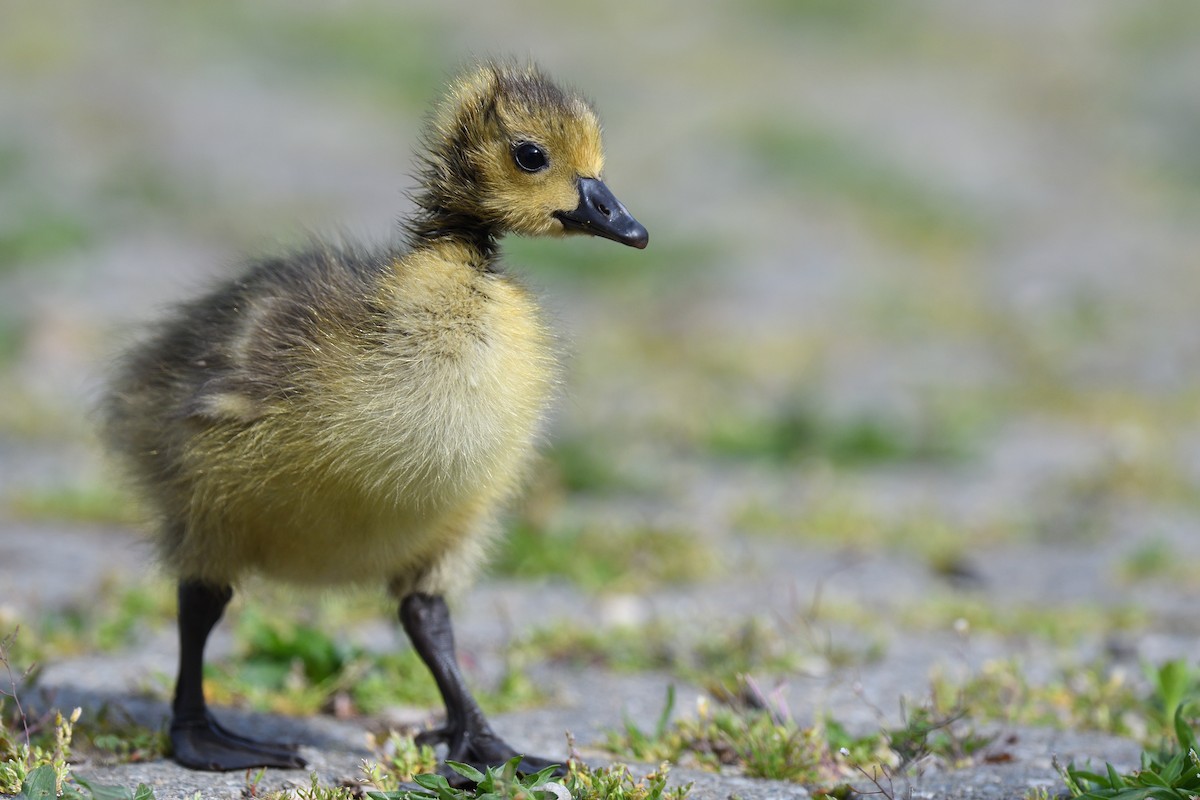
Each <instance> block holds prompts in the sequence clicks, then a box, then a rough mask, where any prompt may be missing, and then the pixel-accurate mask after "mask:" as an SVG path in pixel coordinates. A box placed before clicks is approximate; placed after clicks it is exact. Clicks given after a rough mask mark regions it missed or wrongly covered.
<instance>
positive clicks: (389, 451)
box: [103, 62, 649, 771]
mask: <svg viewBox="0 0 1200 800" xmlns="http://www.w3.org/2000/svg"><path fill="white" fill-rule="evenodd" d="M423 145H424V148H423V151H422V152H421V153H420V155H419V159H420V164H421V169H420V173H419V180H420V185H419V187H418V189H417V190H416V192H415V193H414V195H413V198H414V201H415V205H416V211H415V213H414V215H413V217H412V218H411V219H410V220H408V221H407V222H406V223H405V224H404V229H405V230H404V233H405V235H404V236H403V237H402V238H403V244H402V245H399V246H395V247H393V248H391V249H386V250H383V251H382V252H369V251H366V250H360V249H355V248H353V247H349V246H345V245H338V246H334V245H329V244H317V245H314V246H312V247H310V248H309V249H308V250H306V251H305V252H301V253H298V254H295V255H292V256H290V257H284V258H275V259H268V260H263V261H260V262H258V263H255V264H252V265H251V266H250V267H249V268H248V269H247V270H246V271H245V273H244V274H243V275H242V276H241V277H239V278H237V279H236V280H232V281H230V282H229V283H226V284H224V285H222V286H220V287H219V288H217V289H216V290H215V291H213V292H211V293H210V294H207V295H205V296H203V297H200V298H199V299H197V300H194V301H192V302H189V303H185V304H183V305H181V306H179V307H178V308H177V309H176V310H175V312H174V313H173V314H172V315H171V316H169V317H168V318H167V319H165V320H164V321H163V322H161V323H160V325H159V326H158V327H157V328H156V329H155V330H154V331H153V332H152V333H151V334H150V335H149V337H148V338H147V339H146V340H145V341H144V342H142V343H141V344H140V345H138V346H136V347H134V348H133V349H132V350H131V351H130V352H128V353H127V354H126V356H125V358H124V360H123V361H122V362H121V366H120V368H119V369H118V371H117V374H116V375H115V378H114V380H113V382H112V384H111V387H110V390H109V392H108V395H107V397H106V398H105V401H104V406H103V416H104V433H105V439H106V440H107V442H108V444H109V446H110V448H111V449H112V450H113V451H114V452H115V453H117V454H118V455H119V456H120V457H121V458H122V459H123V461H124V462H126V464H127V466H128V468H129V471H130V473H131V475H132V477H133V479H134V483H135V485H136V487H137V488H138V489H140V492H141V495H142V497H143V499H144V500H145V501H146V505H147V507H148V509H149V510H150V511H151V512H152V513H153V514H154V517H155V522H156V530H157V535H158V544H159V545H160V552H161V556H162V559H163V561H164V563H165V564H166V565H167V566H168V567H169V568H170V569H171V570H172V572H173V573H174V574H175V575H176V576H177V578H178V596H179V621H178V624H179V648H180V649H179V673H178V678H177V681H176V684H175V693H174V700H173V703H172V720H171V726H170V738H171V744H172V747H173V751H174V758H175V760H176V761H177V762H178V763H180V764H182V765H183V766H185V767H190V768H192V769H199V770H241V769H246V768H250V767H282V768H289V767H303V766H306V764H305V761H304V759H303V758H301V757H300V755H299V753H298V749H297V747H296V746H295V745H289V744H275V743H266V742H260V741H255V740H253V739H250V738H248V737H246V736H243V735H241V734H238V733H236V732H234V731H231V730H229V729H228V728H226V727H225V726H224V725H222V724H221V723H219V722H218V721H217V720H216V719H215V718H214V716H213V715H212V713H211V712H210V711H209V709H208V707H207V705H206V703H205V699H204V692H203V686H202V670H203V660H204V647H205V643H206V641H207V639H208V636H209V633H210V632H211V631H212V629H213V627H214V626H215V625H216V623H217V622H218V620H219V619H220V618H221V615H222V613H223V611H224V609H225V606H226V605H227V604H228V602H229V600H230V598H231V597H232V594H233V587H234V586H236V585H238V584H239V582H242V581H245V580H247V579H254V578H257V577H259V576H263V577H267V578H272V579H278V580H282V581H285V582H290V583H293V584H299V585H304V586H309V585H334V584H361V583H363V582H368V581H380V582H383V583H385V584H386V585H387V586H388V588H389V590H390V592H391V593H392V594H393V596H394V597H395V598H396V599H397V601H398V602H399V617H400V622H401V624H402V626H403V628H404V630H405V632H406V633H407V634H408V636H409V638H410V639H411V640H412V643H413V646H414V648H415V650H416V652H417V653H418V654H419V655H420V657H421V659H422V660H423V661H424V663H425V664H426V665H427V666H428V668H429V670H430V672H431V673H432V674H433V677H434V680H435V681H436V683H437V686H438V689H439V690H440V692H441V695H442V698H443V701H444V703H445V708H446V720H445V724H444V725H443V726H442V727H440V728H437V729H435V730H431V731H427V732H426V733H424V734H423V735H422V741H425V742H429V743H434V744H445V745H446V758H447V759H448V760H455V761H462V762H466V763H469V764H473V765H476V766H477V767H483V766H488V765H496V764H500V763H503V762H505V761H507V760H509V759H510V758H513V757H514V756H516V755H517V754H518V751H516V750H514V749H513V748H512V747H510V746H509V745H508V744H507V743H505V742H504V741H503V740H502V739H501V738H500V737H499V736H498V735H497V734H496V733H495V732H494V731H493V729H492V727H491V726H490V724H489V723H488V720H487V719H486V718H485V716H484V714H483V712H482V711H481V710H480V707H479V705H478V703H477V702H476V701H475V699H474V697H473V696H472V695H471V692H470V690H469V689H468V687H467V685H466V682H465V681H464V679H463V675H462V673H461V671H460V669H459V666H458V661H457V656H456V653H455V644H454V635H453V629H452V626H451V620H450V614H449V611H448V609H447V605H446V601H445V599H444V597H445V596H446V595H447V593H449V592H452V591H453V590H456V589H459V588H461V586H462V585H463V584H464V583H465V582H466V581H468V580H469V579H470V578H471V577H472V576H473V574H474V573H475V572H476V570H477V568H478V567H479V566H480V563H481V561H482V559H483V557H484V555H485V553H486V551H487V549H488V544H489V543H490V541H491V540H492V539H493V538H494V536H495V527H496V526H495V517H496V514H497V512H498V510H499V509H500V508H501V507H502V506H503V504H504V503H505V501H506V500H507V499H508V498H510V497H511V496H512V495H513V494H514V492H515V491H516V489H517V488H518V484H519V482H520V479H521V476H522V471H523V468H524V467H525V466H526V464H527V463H528V462H529V460H530V457H531V455H532V454H533V452H534V449H535V440H536V439H537V437H538V433H539V426H540V424H541V422H542V420H543V417H544V416H545V414H546V411H547V406H548V403H549V400H550V398H551V395H552V389H553V385H554V383H555V375H556V365H555V358H554V352H553V349H554V348H553V347H552V343H551V340H550V336H549V333H548V331H547V329H546V327H545V324H544V322H543V319H542V315H541V313H540V311H539V309H538V305H537V303H536V301H535V299H534V298H533V297H531V296H530V294H529V292H527V291H526V290H525V289H524V288H523V287H522V286H521V285H520V283H518V282H516V281H514V280H513V279H512V278H511V277H509V276H508V275H506V274H505V272H504V270H503V268H502V266H501V264H500V262H499V252H498V242H499V239H500V237H501V236H503V235H504V234H505V233H508V232H512V233H516V234H522V235H529V236H535V235H555V236H557V235H562V234H564V233H571V232H583V233H588V234H592V235H595V236H602V237H605V238H607V239H612V240H614V241H617V242H620V243H622V244H626V245H630V246H632V247H636V248H644V247H645V246H646V243H647V241H648V238H649V237H648V234H647V232H646V229H645V228H644V227H643V226H642V225H641V224H639V223H638V222H637V220H635V219H634V218H633V216H631V215H630V213H629V212H628V211H627V210H626V209H625V207H624V206H622V205H621V203H620V202H618V200H617V199H616V198H615V197H614V196H613V194H612V193H611V192H610V191H609V189H608V188H607V187H606V186H605V184H604V182H603V181H602V180H601V173H602V167H603V164H604V157H603V153H602V149H601V137H600V124H599V121H598V119H597V117H596V114H595V112H594V111H593V109H592V107H591V106H590V105H589V104H588V103H587V102H586V101H585V100H583V99H582V98H580V97H579V96H578V95H577V94H575V93H573V92H570V91H566V90H564V89H562V88H560V87H559V86H557V85H556V84H555V83H553V82H552V81H550V80H549V79H548V78H547V77H546V76H545V75H544V74H543V73H542V72H540V71H539V70H538V68H537V67H534V66H529V67H520V66H516V65H513V64H508V63H491V62H489V63H485V64H483V65H482V66H480V67H479V68H477V69H475V70H473V71H471V72H469V73H467V74H464V75H462V76H461V77H459V78H458V79H457V80H455V81H454V82H453V83H452V84H451V86H450V89H449V91H448V92H447V95H446V97H445V98H444V99H443V101H442V102H441V103H440V105H439V106H438V107H437V109H436V111H435V113H434V114H433V116H432V117H431V119H430V122H429V124H428V127H427V130H426V133H425V137H424V141H423ZM550 763H552V762H550V761H547V760H546V759H541V758H536V757H532V756H528V755H525V757H524V760H523V761H522V762H521V769H522V771H536V770H538V769H542V768H543V767H545V766H547V765H549V764H550Z"/></svg>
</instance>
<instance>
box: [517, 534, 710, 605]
mask: <svg viewBox="0 0 1200 800" xmlns="http://www.w3.org/2000/svg"><path fill="white" fill-rule="evenodd" d="M719 563H720V561H719V559H718V558H717V555H716V553H715V552H714V551H713V550H712V548H711V547H709V546H708V544H707V543H706V542H705V541H704V539H703V538H702V537H701V536H699V535H698V534H695V533H693V532H691V531H685V530H676V529H670V528H651V527H647V528H608V527H603V528H602V527H596V526H590V525H589V526H579V527H567V528H552V527H546V526H537V525H534V524H531V523H530V522H528V521H526V522H523V523H519V524H517V525H515V526H514V527H513V529H512V530H511V531H510V532H509V534H508V541H507V544H506V545H505V547H504V549H503V550H502V551H501V553H500V557H499V558H498V559H497V560H496V562H495V564H494V566H493V570H494V571H495V572H496V573H499V574H506V575H515V576H520V577H523V578H531V577H537V576H554V577H558V578H563V579H566V580H569V581H571V582H572V583H575V584H577V585H579V586H581V587H583V588H585V589H588V590H590V591H617V592H623V591H636V590H640V589H646V588H653V587H655V586H661V585H664V584H667V585H677V584H685V583H691V582H694V581H697V580H700V579H702V578H706V577H709V576H710V575H712V574H713V573H715V572H716V571H717V567H718V564H719Z"/></svg>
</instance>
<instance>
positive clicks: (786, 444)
mask: <svg viewBox="0 0 1200 800" xmlns="http://www.w3.org/2000/svg"><path fill="white" fill-rule="evenodd" d="M968 439H969V432H968V431H967V430H966V429H965V428H964V427H963V426H961V425H958V424H957V420H956V419H955V418H951V417H946V418H941V417H938V418H933V417H931V418H930V419H928V420H918V421H904V420H901V419H898V418H896V417H892V416H888V415H886V414H882V413H874V412H860V413H857V414H854V415H851V416H848V417H844V418H843V417H838V416H835V415H833V414H831V413H830V412H829V411H828V410H826V409H824V408H822V407H821V406H820V405H819V404H817V403H815V402H813V401H811V400H808V399H806V398H803V397H790V398H787V399H786V400H784V401H783V402H782V403H780V404H779V405H777V406H776V407H775V408H774V409H771V410H769V411H767V412H766V413H758V414H752V413H746V412H743V413H740V414H736V415H734V414H727V415H725V416H723V417H718V418H717V419H716V420H715V421H714V422H713V423H712V427H711V430H710V432H709V434H708V437H707V441H706V442H705V446H706V449H707V451H708V452H709V453H711V454H713V455H716V456H721V457H727V458H738V459H748V460H761V461H766V462H768V463H773V464H794V463H797V462H800V461H805V460H821V461H827V462H829V463H831V464H834V465H838V466H847V467H863V466H872V465H878V464H896V463H939V462H947V461H954V460H957V459H961V458H964V457H965V456H966V454H967V453H968V451H969V446H968Z"/></svg>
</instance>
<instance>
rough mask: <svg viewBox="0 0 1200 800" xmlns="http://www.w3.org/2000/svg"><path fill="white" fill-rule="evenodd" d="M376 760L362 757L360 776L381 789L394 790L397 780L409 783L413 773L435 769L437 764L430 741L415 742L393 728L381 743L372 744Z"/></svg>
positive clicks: (396, 789) (398, 785)
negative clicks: (363, 759)
mask: <svg viewBox="0 0 1200 800" xmlns="http://www.w3.org/2000/svg"><path fill="white" fill-rule="evenodd" d="M375 753H376V756H377V760H375V761H363V763H362V772H363V777H364V779H365V780H366V781H367V783H369V784H370V785H371V786H373V787H375V788H376V789H378V790H379V791H381V792H396V791H399V790H400V784H402V783H411V782H412V780H413V777H414V776H416V775H420V774H422V773H429V772H434V771H435V770H437V767H438V758H437V754H436V753H435V752H434V750H433V748H432V747H430V746H429V745H418V744H417V743H416V742H415V741H414V740H413V737H412V736H408V735H404V734H401V733H398V732H396V731H391V732H389V733H388V735H387V737H386V738H385V739H384V741H383V744H382V745H380V746H378V747H376V748H375Z"/></svg>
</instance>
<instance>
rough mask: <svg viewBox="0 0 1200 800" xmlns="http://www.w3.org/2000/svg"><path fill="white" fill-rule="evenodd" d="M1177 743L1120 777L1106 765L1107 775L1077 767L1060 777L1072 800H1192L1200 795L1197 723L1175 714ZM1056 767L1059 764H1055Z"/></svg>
mask: <svg viewBox="0 0 1200 800" xmlns="http://www.w3.org/2000/svg"><path fill="white" fill-rule="evenodd" d="M1173 722H1174V724H1173V728H1174V737H1175V741H1174V743H1173V744H1172V745H1169V746H1167V747H1164V748H1163V749H1162V750H1160V751H1159V752H1158V753H1155V754H1151V753H1142V763H1141V767H1140V768H1139V769H1136V770H1134V771H1132V772H1129V773H1125V774H1122V773H1119V772H1117V770H1116V769H1114V768H1113V766H1112V765H1111V764H1105V767H1106V769H1105V772H1104V774H1100V773H1098V772H1090V771H1088V770H1083V769H1078V768H1076V767H1075V765H1074V764H1070V765H1068V766H1067V767H1066V768H1065V769H1064V768H1062V767H1059V774H1060V775H1061V776H1062V779H1063V782H1064V783H1065V784H1066V785H1067V789H1068V790H1069V791H1070V792H1071V796H1072V797H1078V798H1082V799H1083V800H1108V799H1109V798H1112V799H1113V800H1189V799H1190V798H1193V797H1196V796H1198V795H1200V756H1197V753H1200V741H1198V740H1197V735H1196V727H1195V725H1194V721H1189V719H1188V718H1187V717H1186V716H1185V714H1184V708H1182V707H1180V708H1177V709H1176V710H1175V716H1174V720H1173ZM1056 766H1057V764H1056Z"/></svg>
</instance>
